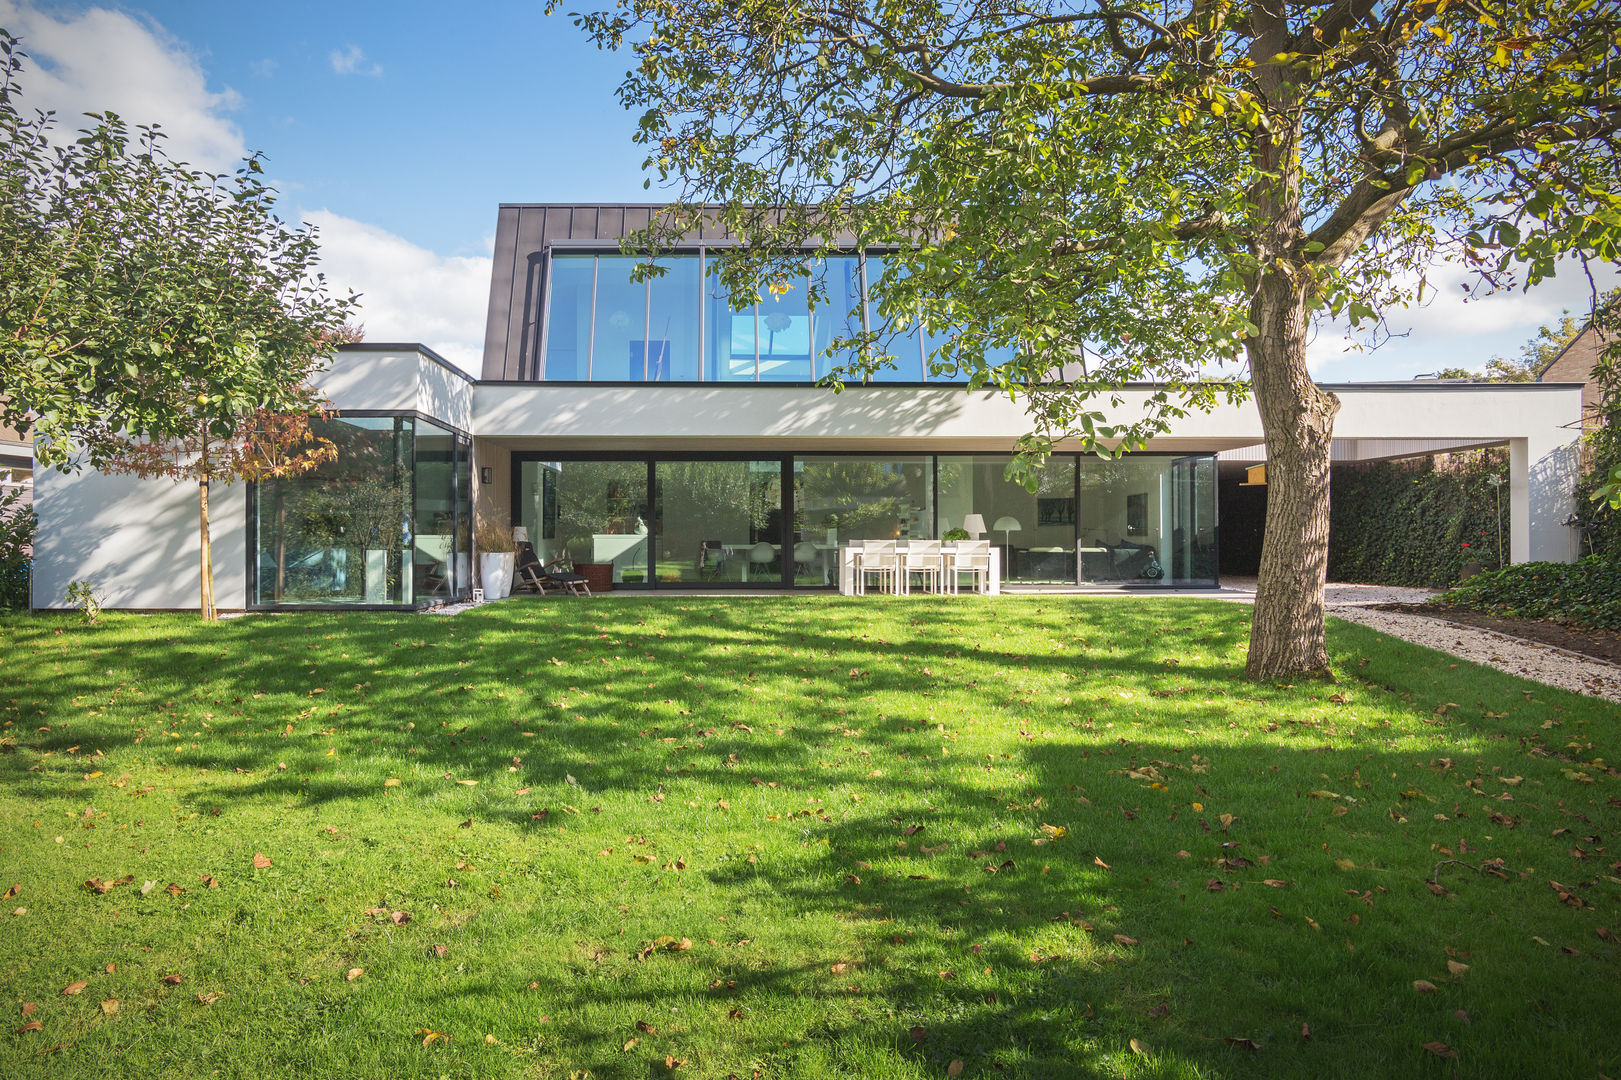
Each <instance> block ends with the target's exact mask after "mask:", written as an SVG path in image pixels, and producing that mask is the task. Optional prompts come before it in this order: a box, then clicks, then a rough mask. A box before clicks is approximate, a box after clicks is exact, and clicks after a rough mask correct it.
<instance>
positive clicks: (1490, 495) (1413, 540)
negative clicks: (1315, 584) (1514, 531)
mask: <svg viewBox="0 0 1621 1080" xmlns="http://www.w3.org/2000/svg"><path fill="white" fill-rule="evenodd" d="M1506 465H1507V460H1506V455H1505V454H1504V453H1503V452H1502V451H1496V450H1484V451H1482V450H1475V451H1465V452H1462V453H1458V454H1454V455H1450V460H1448V461H1446V462H1445V463H1444V464H1441V463H1438V462H1437V461H1436V460H1435V459H1434V458H1429V459H1424V460H1418V461H1399V462H1376V463H1373V464H1369V465H1363V466H1341V467H1336V468H1335V469H1334V470H1333V472H1332V473H1331V475H1330V480H1329V485H1330V492H1331V494H1330V502H1331V506H1332V510H1331V512H1330V513H1331V516H1330V519H1329V530H1328V573H1329V580H1331V581H1361V582H1367V583H1370V584H1376V585H1418V586H1426V587H1431V588H1437V587H1445V586H1447V585H1451V584H1452V583H1453V582H1455V581H1457V580H1458V578H1459V575H1460V573H1461V572H1462V570H1463V566H1464V564H1465V563H1470V562H1478V563H1480V564H1481V565H1482V566H1485V567H1495V566H1498V565H1500V564H1501V563H1502V562H1503V555H1504V554H1506V552H1501V551H1500V550H1499V548H1498V537H1499V536H1501V537H1502V539H1503V540H1504V541H1506V540H1507V539H1508V528H1509V507H1508V503H1509V497H1508V491H1507V490H1506V488H1507V486H1508V485H1507V484H1504V485H1503V487H1504V489H1505V490H1502V491H1498V490H1497V489H1495V488H1493V486H1492V484H1491V477H1493V476H1501V475H1503V473H1504V472H1505V466H1506ZM1499 501H1501V505H1502V522H1501V525H1499V522H1498V505H1499Z"/></svg>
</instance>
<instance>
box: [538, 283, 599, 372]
mask: <svg viewBox="0 0 1621 1080" xmlns="http://www.w3.org/2000/svg"><path fill="white" fill-rule="evenodd" d="M596 262H597V260H596V257H595V256H593V255H553V256H552V262H551V282H550V289H551V295H550V297H549V298H548V302H547V306H546V378H547V379H552V380H572V379H583V378H585V377H586V374H585V371H586V365H587V363H588V361H589V358H590V350H591V288H592V285H591V283H592V278H593V275H594V273H595V270H596Z"/></svg>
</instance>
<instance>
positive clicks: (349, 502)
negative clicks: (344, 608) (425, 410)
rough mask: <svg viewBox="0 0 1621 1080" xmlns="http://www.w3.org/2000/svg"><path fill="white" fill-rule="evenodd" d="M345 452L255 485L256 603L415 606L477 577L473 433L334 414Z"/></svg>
mask: <svg viewBox="0 0 1621 1080" xmlns="http://www.w3.org/2000/svg"><path fill="white" fill-rule="evenodd" d="M311 426H312V428H313V430H314V432H315V434H317V435H318V436H320V437H322V438H325V439H329V440H331V442H332V443H333V445H334V446H336V447H337V456H336V457H335V458H334V459H333V460H332V461H329V462H325V463H323V464H322V465H321V466H320V467H319V468H317V469H315V470H313V471H311V472H308V473H303V474H301V475H298V476H291V477H280V478H276V479H271V480H266V481H263V482H261V483H259V484H257V485H256V486H255V488H254V504H253V505H254V520H253V533H254V553H253V561H254V580H253V591H252V598H251V602H252V603H253V604H254V605H279V604H367V605H391V604H410V603H413V602H415V601H418V600H433V599H438V600H452V599H457V598H461V597H465V596H466V595H467V593H468V588H469V586H470V571H471V569H472V567H471V562H472V560H471V543H470V537H469V523H470V522H471V520H472V505H471V493H472V476H471V471H472V455H471V445H470V442H469V440H468V439H467V438H466V437H465V436H461V435H456V434H454V433H452V432H450V431H449V430H447V429H445V428H442V427H439V426H438V425H437V424H434V423H432V422H431V421H427V420H413V419H412V418H411V417H407V416H383V417H367V416H333V417H328V418H326V419H322V420H317V421H314V422H313V423H312V425H311Z"/></svg>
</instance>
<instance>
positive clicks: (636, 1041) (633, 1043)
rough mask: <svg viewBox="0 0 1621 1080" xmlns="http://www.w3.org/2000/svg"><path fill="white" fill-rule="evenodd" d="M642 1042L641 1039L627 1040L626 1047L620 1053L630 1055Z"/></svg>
mask: <svg viewBox="0 0 1621 1080" xmlns="http://www.w3.org/2000/svg"><path fill="white" fill-rule="evenodd" d="M641 1041H642V1040H640V1039H626V1040H625V1045H624V1046H621V1047H620V1048H619V1052H620V1053H621V1054H628V1053H630V1052H631V1051H632V1050H634V1049H636V1046H637V1044H639V1043H640V1042H641Z"/></svg>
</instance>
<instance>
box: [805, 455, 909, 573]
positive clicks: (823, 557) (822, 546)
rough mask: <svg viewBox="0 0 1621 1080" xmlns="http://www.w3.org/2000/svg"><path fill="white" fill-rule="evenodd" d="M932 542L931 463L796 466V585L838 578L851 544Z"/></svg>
mask: <svg viewBox="0 0 1621 1080" xmlns="http://www.w3.org/2000/svg"><path fill="white" fill-rule="evenodd" d="M933 536H934V476H933V458H930V457H927V456H922V455H919V456H915V457H887V456H884V457H880V456H871V457H868V456H859V457H804V458H799V459H796V460H795V461H794V536H793V539H794V546H795V552H794V562H795V567H794V583H795V584H797V585H828V584H836V583H837V580H838V562H837V559H838V549H839V547H841V546H843V545H847V544H849V543H850V542H851V541H853V540H910V539H914V538H915V539H920V540H927V539H931V538H933Z"/></svg>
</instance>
